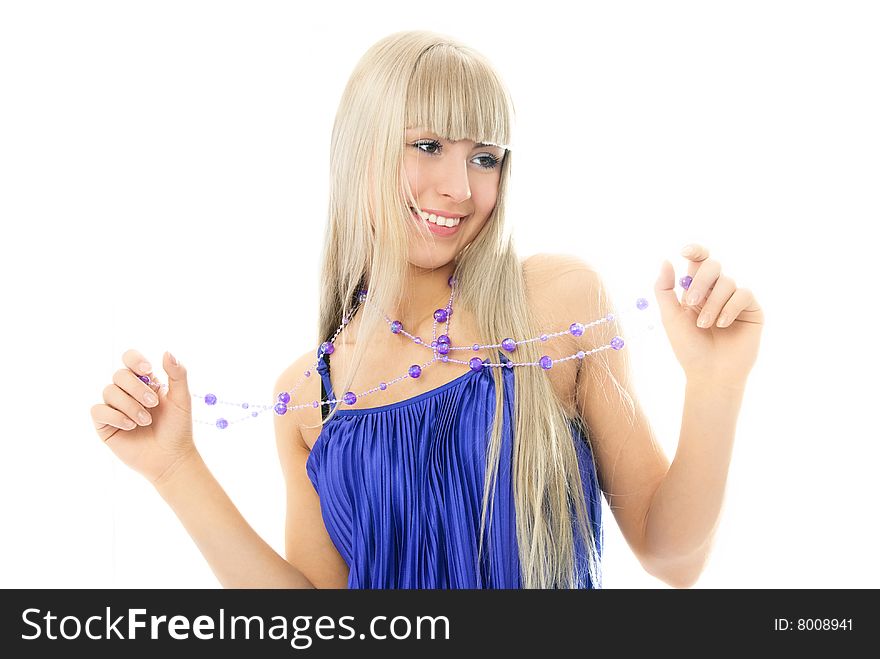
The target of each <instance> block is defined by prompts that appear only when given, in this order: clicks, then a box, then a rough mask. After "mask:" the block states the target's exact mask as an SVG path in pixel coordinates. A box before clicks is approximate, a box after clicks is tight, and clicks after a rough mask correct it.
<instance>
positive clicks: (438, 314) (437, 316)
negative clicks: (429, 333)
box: [434, 309, 449, 323]
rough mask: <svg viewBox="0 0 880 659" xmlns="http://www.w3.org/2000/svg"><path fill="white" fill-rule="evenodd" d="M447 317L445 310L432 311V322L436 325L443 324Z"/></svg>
mask: <svg viewBox="0 0 880 659" xmlns="http://www.w3.org/2000/svg"><path fill="white" fill-rule="evenodd" d="M448 317H449V314H448V313H447V311H446V309H436V310H435V311H434V320H436V321H437V322H438V323H445V322H446V319H447V318H448Z"/></svg>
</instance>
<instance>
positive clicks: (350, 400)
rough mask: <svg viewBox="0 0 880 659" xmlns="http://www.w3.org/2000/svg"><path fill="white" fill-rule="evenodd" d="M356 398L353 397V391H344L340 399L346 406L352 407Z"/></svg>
mask: <svg viewBox="0 0 880 659" xmlns="http://www.w3.org/2000/svg"><path fill="white" fill-rule="evenodd" d="M357 399H358V397H357V396H356V395H355V393H354V392H353V391H346V392H345V395H344V396H343V397H342V401H343V402H344V403H345V404H346V405H354V404H355V403H356V402H357Z"/></svg>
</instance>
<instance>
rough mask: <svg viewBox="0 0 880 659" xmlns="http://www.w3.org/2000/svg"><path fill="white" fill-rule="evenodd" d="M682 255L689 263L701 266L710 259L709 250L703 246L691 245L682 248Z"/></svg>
mask: <svg viewBox="0 0 880 659" xmlns="http://www.w3.org/2000/svg"><path fill="white" fill-rule="evenodd" d="M681 255H682V256H683V257H685V258H686V259H687V260H688V261H691V262H693V263H696V264H697V265H699V264H700V263H702V262H703V261H705V260H706V259H708V258H709V249H708V248H707V247H705V246H703V245H699V244H697V243H691V244H689V245H685V246H684V247H682V249H681Z"/></svg>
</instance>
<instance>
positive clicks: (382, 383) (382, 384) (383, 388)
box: [379, 382, 388, 391]
mask: <svg viewBox="0 0 880 659" xmlns="http://www.w3.org/2000/svg"><path fill="white" fill-rule="evenodd" d="M387 388H388V385H387V384H385V383H384V382H380V383H379V389H381V390H382V391H385V390H386V389H387Z"/></svg>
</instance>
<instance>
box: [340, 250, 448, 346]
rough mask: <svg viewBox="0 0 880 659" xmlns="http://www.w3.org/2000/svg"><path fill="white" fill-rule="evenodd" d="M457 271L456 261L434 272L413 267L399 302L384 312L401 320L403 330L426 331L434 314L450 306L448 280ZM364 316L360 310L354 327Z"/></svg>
mask: <svg viewBox="0 0 880 659" xmlns="http://www.w3.org/2000/svg"><path fill="white" fill-rule="evenodd" d="M454 270H455V262H454V261H453V262H451V263H449V264H447V265H445V266H442V267H440V268H436V269H434V270H425V269H422V268H415V267H411V269H410V272H409V275H408V280H407V282H406V283H405V284H404V286H403V296H402V298H401V299H400V301H399V303H398V304H397V305H396V306H393V307H390V308H386V309H382V310H381V311H383V312H384V313H385V314H387V315H388V317H389V318H390V319H391V320H399V321H400V322H401V323H402V324H403V327H404V329H406V331H407V332H410V333H415V332H417V331H423V330H420V328H424V327H425V326H426V324H427V325H428V326H432V325H433V318H434V311H436V310H437V309H441V308H445V307H446V305H447V304H448V303H449V298H450V296H451V295H452V288H451V287H450V286H449V278H450V277H451V276H452V273H453V272H454ZM368 285H369V284H368ZM454 306H455V301H454V300H453V307H454ZM361 315H362V312H361V310H358V312H357V313H356V314H355V318H354V319H353V321H352V324H355V323H357V322H358V321H359V320H360V316H361ZM355 327H356V325H355ZM355 331H356V329H355Z"/></svg>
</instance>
